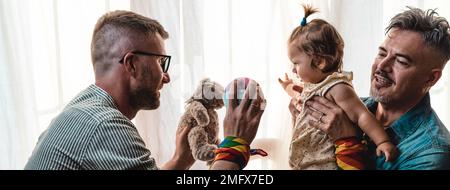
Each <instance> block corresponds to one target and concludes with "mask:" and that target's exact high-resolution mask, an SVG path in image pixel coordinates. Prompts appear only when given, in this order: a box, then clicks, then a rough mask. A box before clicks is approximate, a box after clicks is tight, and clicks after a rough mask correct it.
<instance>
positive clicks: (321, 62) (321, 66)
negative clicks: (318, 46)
mask: <svg viewBox="0 0 450 190" xmlns="http://www.w3.org/2000/svg"><path fill="white" fill-rule="evenodd" d="M326 66H327V62H326V61H325V59H324V58H321V57H319V58H318V61H317V62H316V67H317V68H319V69H320V70H321V71H322V70H323V69H325V67H326Z"/></svg>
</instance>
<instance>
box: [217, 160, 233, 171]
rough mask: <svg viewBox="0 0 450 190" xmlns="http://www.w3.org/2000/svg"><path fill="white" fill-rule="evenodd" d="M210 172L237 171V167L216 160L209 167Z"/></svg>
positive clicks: (224, 161) (231, 163)
mask: <svg viewBox="0 0 450 190" xmlns="http://www.w3.org/2000/svg"><path fill="white" fill-rule="evenodd" d="M210 169H211V170H239V165H238V164H236V163H234V162H230V161H226V160H217V161H215V162H214V163H213V164H212V165H211V168H210Z"/></svg>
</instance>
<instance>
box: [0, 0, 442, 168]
mask: <svg viewBox="0 0 450 190" xmlns="http://www.w3.org/2000/svg"><path fill="white" fill-rule="evenodd" d="M301 3H311V4H313V5H314V6H315V7H318V8H319V10H320V13H319V14H317V15H313V16H312V17H311V19H313V18H322V19H325V20H327V21H329V22H331V23H332V24H333V25H334V26H335V27H336V28H337V29H338V30H339V32H340V33H341V35H342V36H343V38H344V40H345V43H346V46H345V53H344V54H345V55H344V69H345V70H351V71H353V72H354V81H353V83H354V86H355V89H356V91H357V93H358V94H359V95H360V96H367V95H368V92H369V84H370V83H369V79H370V78H369V76H370V66H371V64H372V62H373V58H374V57H375V55H376V52H377V48H378V46H379V44H380V43H381V42H382V40H383V39H384V28H385V27H386V26H387V23H388V22H389V19H390V18H391V17H392V16H394V15H395V14H397V13H399V12H400V11H402V10H405V6H406V5H410V6H415V7H419V8H438V12H439V13H440V14H441V16H444V17H446V18H448V19H450V6H449V5H450V2H447V1H445V0H440V1H423V0H422V1H420V0H416V1H406V0H404V1H387V0H384V1H381V0H380V1H372V0H340V1H336V0H311V1H301V0H283V1H279V0H131V1H124V0H103V1H91V0H81V1H80V0H64V1H56V0H0V29H1V30H0V31H1V33H0V169H21V168H23V167H24V165H25V163H26V161H27V159H28V157H29V156H30V154H31V151H32V150H33V148H34V146H35V143H36V142H37V139H38V136H39V134H40V133H41V132H42V131H43V130H45V129H46V128H47V127H48V124H49V123H50V121H51V119H52V118H53V117H54V116H55V115H56V114H58V113H59V112H60V111H61V109H62V108H63V107H64V106H65V105H66V104H67V103H68V102H69V101H70V100H71V98H73V97H74V96H75V95H76V94H77V93H78V92H79V91H81V90H83V89H84V88H86V87H87V86H88V85H89V84H92V83H93V81H94V77H93V71H92V66H91V62H90V49H89V48H90V40H91V35H92V30H93V28H94V25H95V22H96V20H97V19H98V17H100V16H101V15H102V14H103V13H105V11H108V10H115V9H126V10H132V11H135V12H137V13H140V14H143V15H145V16H149V17H151V18H154V19H157V20H158V21H160V23H161V24H162V25H163V26H164V27H165V28H166V30H167V31H168V32H169V33H170V38H169V40H167V41H166V49H167V52H168V54H170V55H172V63H171V66H170V69H169V73H170V75H171V79H172V81H171V83H170V84H169V85H166V86H165V87H164V89H163V90H162V95H161V107H160V108H159V109H157V110H154V111H141V112H139V113H138V115H137V116H136V118H135V119H134V120H133V122H134V123H135V124H136V126H137V127H138V130H139V132H140V134H141V136H142V137H143V139H144V141H145V142H146V144H147V146H148V147H149V148H150V150H151V151H152V155H153V156H154V157H155V158H156V161H157V163H158V164H159V165H162V164H163V163H164V162H166V161H167V160H168V159H169V158H170V157H171V156H172V154H173V151H174V148H175V147H174V146H175V131H176V127H177V123H178V120H179V117H180V116H181V114H183V112H184V110H183V109H184V101H185V100H186V99H187V98H188V97H189V96H190V94H191V93H192V91H193V90H194V89H195V87H196V85H197V82H198V81H199V80H201V79H202V78H204V77H210V78H211V79H213V80H216V81H218V82H220V83H221V84H223V85H224V86H225V85H227V84H228V83H229V82H230V81H231V80H232V79H233V78H236V77H242V76H245V77H250V78H253V79H255V80H257V81H258V82H259V83H260V84H261V86H262V88H263V92H264V95H265V97H266V98H267V100H268V105H267V108H266V111H265V113H264V116H263V118H262V121H261V125H260V127H259V131H258V134H257V137H256V139H255V141H254V143H253V144H252V146H253V147H259V148H264V149H265V150H267V151H268V153H269V157H268V158H260V157H254V158H252V160H251V162H250V163H249V166H248V167H247V169H288V164H287V153H288V148H289V140H290V126H291V123H290V122H291V121H290V116H289V112H288V110H287V104H288V102H289V99H288V96H287V95H285V93H284V92H283V90H282V88H281V87H279V85H278V82H277V78H278V77H280V76H283V74H284V73H285V72H288V73H289V72H290V63H289V60H288V59H287V51H286V41H287V39H288V37H289V35H290V32H291V31H292V30H293V29H294V28H295V27H296V26H297V25H298V24H299V22H300V21H301V19H302V16H303V10H302V8H301V7H300V4H301ZM448 83H449V69H448V66H447V67H446V69H445V72H444V75H443V76H442V78H441V80H440V81H439V82H438V84H437V85H436V86H435V87H433V88H432V90H431V96H432V97H431V98H432V106H433V107H434V109H435V110H436V112H437V113H438V115H439V116H440V118H441V120H442V121H443V122H444V124H446V126H450V119H449V118H450V110H449V108H450V102H449V101H450V100H449V98H448V97H449V95H450V94H449V93H450V92H449V84H448ZM224 113H225V110H224V109H222V110H220V111H219V118H220V119H221V120H223V117H224ZM221 124H222V123H221ZM193 169H207V167H206V166H205V163H204V162H197V163H196V164H195V165H194V167H193Z"/></svg>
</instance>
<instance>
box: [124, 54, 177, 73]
mask: <svg viewBox="0 0 450 190" xmlns="http://www.w3.org/2000/svg"><path fill="white" fill-rule="evenodd" d="M128 53H134V54H139V55H146V56H160V57H161V59H160V60H159V62H160V65H161V68H162V70H163V72H164V73H167V71H168V70H169V65H170V58H171V56H170V55H162V54H156V53H147V52H143V51H138V50H134V51H130V52H128ZM126 55H127V53H126V54H125V55H123V56H122V59H120V60H119V63H121V64H122V63H123V60H124V59H125V56H126Z"/></svg>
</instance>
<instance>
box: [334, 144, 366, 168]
mask: <svg viewBox="0 0 450 190" xmlns="http://www.w3.org/2000/svg"><path fill="white" fill-rule="evenodd" d="M335 148H336V151H335V155H336V163H337V165H338V168H339V169H340V170H363V169H366V165H367V164H366V163H365V159H364V158H365V156H366V154H367V148H366V146H365V145H364V144H363V143H362V142H361V141H360V140H358V139H357V138H356V137H349V138H345V139H340V140H337V141H336V142H335Z"/></svg>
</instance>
